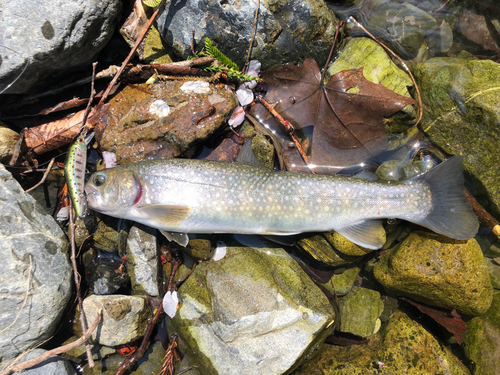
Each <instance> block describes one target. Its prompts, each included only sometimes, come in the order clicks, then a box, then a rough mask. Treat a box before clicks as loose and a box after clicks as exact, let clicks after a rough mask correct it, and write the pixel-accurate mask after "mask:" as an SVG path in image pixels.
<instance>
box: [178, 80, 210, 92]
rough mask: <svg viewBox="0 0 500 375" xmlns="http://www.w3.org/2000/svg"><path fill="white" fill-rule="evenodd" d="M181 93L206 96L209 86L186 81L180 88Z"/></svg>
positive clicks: (203, 82) (203, 83) (201, 82)
mask: <svg viewBox="0 0 500 375" xmlns="http://www.w3.org/2000/svg"><path fill="white" fill-rule="evenodd" d="M181 91H182V92H185V93H186V94H208V93H209V92H210V84H209V83H208V82H206V81H187V82H186V83H184V84H183V85H182V86H181Z"/></svg>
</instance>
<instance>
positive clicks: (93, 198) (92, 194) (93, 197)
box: [85, 186, 99, 208]
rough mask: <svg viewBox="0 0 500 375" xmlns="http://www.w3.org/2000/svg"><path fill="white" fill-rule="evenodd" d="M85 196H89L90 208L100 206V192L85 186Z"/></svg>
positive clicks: (88, 203)
mask: <svg viewBox="0 0 500 375" xmlns="http://www.w3.org/2000/svg"><path fill="white" fill-rule="evenodd" d="M85 195H86V196H87V205H88V207H89V208H95V207H98V206H99V192H98V191H97V189H96V188H94V187H93V186H85Z"/></svg>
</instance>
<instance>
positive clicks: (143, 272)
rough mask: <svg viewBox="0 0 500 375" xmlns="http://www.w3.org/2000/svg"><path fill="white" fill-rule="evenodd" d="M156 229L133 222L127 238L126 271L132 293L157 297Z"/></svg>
mask: <svg viewBox="0 0 500 375" xmlns="http://www.w3.org/2000/svg"><path fill="white" fill-rule="evenodd" d="M156 234H157V230H156V229H153V228H150V227H146V226H144V225H140V224H134V226H133V227H132V228H131V229H130V232H129V235H128V238H127V257H128V262H127V265H128V273H129V275H130V279H131V281H132V293H133V294H141V295H149V296H152V297H157V296H159V295H160V293H159V291H158V269H159V265H158V246H157V240H156Z"/></svg>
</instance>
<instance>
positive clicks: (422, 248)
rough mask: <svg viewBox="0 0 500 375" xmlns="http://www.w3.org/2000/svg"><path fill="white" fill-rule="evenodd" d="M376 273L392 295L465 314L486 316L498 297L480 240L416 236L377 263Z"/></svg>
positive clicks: (412, 234)
mask: <svg viewBox="0 0 500 375" xmlns="http://www.w3.org/2000/svg"><path fill="white" fill-rule="evenodd" d="M373 274H374V276H375V278H376V279H377V280H378V281H379V282H380V283H381V284H382V285H383V286H384V288H385V289H386V290H388V291H389V292H391V293H394V294H396V295H399V296H406V297H409V298H411V299H414V300H416V301H420V302H423V303H427V304H429V305H432V306H439V307H442V308H446V309H449V310H452V309H456V310H457V311H458V312H460V313H461V314H467V315H480V314H482V313H484V312H485V311H486V310H488V308H489V307H490V304H491V300H492V296H493V287H492V286H491V281H490V276H489V273H488V268H487V267H486V264H485V261H484V258H483V253H482V252H481V248H480V247H479V245H478V243H477V241H476V240H475V239H471V240H469V241H458V240H452V239H449V238H447V237H444V236H441V235H437V234H434V233H428V232H420V231H417V232H414V233H411V234H410V235H409V236H408V237H407V238H406V239H405V240H404V241H403V242H402V243H401V244H399V245H398V246H397V247H395V248H393V249H391V250H390V251H389V253H387V254H386V255H385V256H384V258H382V260H381V261H380V262H379V263H377V264H376V265H375V268H374V270H373Z"/></svg>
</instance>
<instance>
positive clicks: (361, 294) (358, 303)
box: [339, 287, 384, 337]
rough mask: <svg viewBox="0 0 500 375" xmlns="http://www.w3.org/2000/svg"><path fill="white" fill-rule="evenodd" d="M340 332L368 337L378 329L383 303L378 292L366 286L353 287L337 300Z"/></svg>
mask: <svg viewBox="0 0 500 375" xmlns="http://www.w3.org/2000/svg"><path fill="white" fill-rule="evenodd" d="M339 305H340V306H339V307H340V316H341V317H342V319H341V321H340V328H339V330H340V332H344V333H352V334H353V335H356V336H360V337H368V336H371V335H373V334H375V333H377V332H378V330H379V329H380V324H381V322H380V319H379V317H380V315H381V314H382V311H383V310H384V304H383V303H382V300H381V299H380V293H379V292H377V291H375V290H371V289H366V288H359V287H354V288H353V289H352V290H351V292H350V293H349V294H348V295H346V296H344V297H342V298H341V299H340V300H339Z"/></svg>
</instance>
